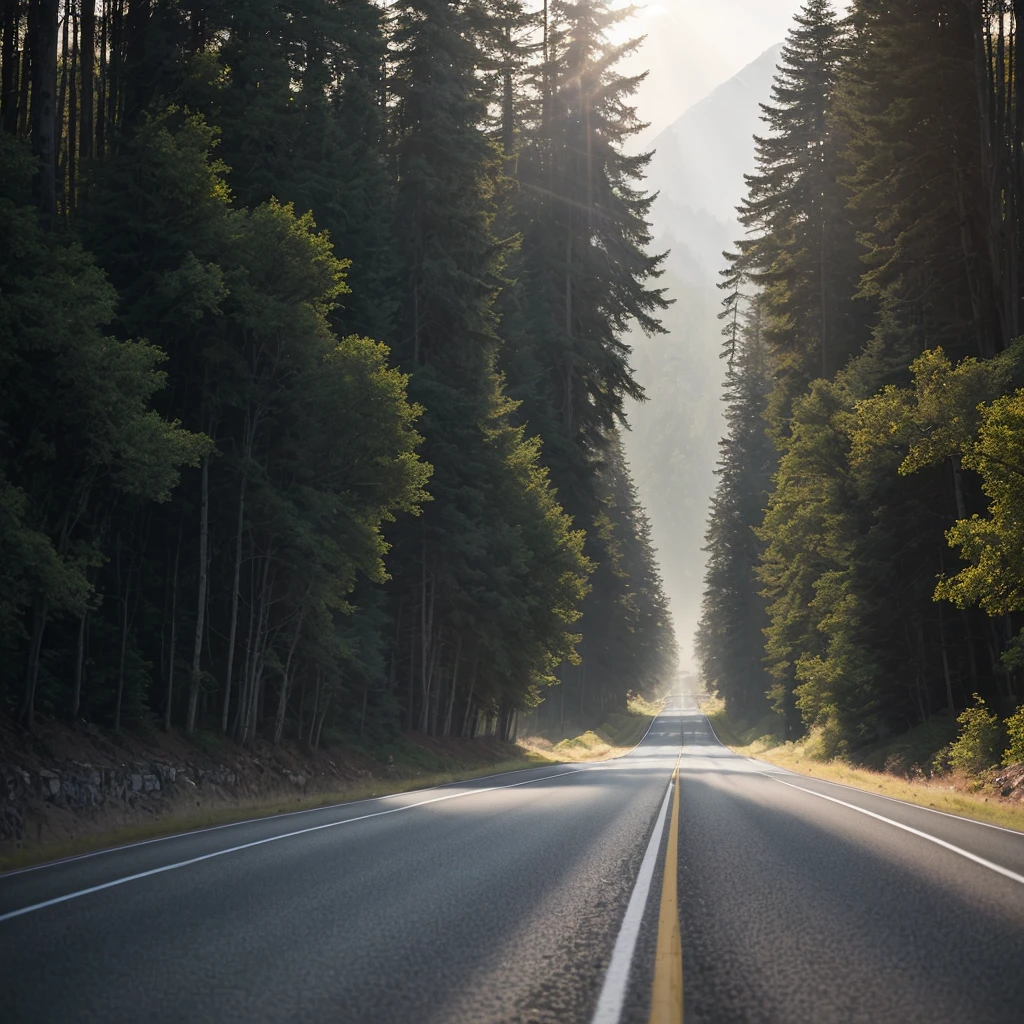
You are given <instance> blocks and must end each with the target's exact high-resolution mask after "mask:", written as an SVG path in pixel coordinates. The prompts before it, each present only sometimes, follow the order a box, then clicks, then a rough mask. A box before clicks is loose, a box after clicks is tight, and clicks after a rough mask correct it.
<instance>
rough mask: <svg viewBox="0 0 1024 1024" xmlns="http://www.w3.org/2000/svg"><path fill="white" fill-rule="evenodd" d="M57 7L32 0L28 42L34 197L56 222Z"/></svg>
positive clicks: (51, 1)
mask: <svg viewBox="0 0 1024 1024" xmlns="http://www.w3.org/2000/svg"><path fill="white" fill-rule="evenodd" d="M57 7H58V0H30V4H29V42H30V43H31V46H32V100H31V111H30V115H29V116H30V119H31V135H32V152H33V154H34V155H35V156H36V158H37V160H38V161H39V169H38V171H37V172H36V188H35V197H36V202H37V203H38V205H39V212H40V213H41V214H42V219H43V222H44V223H45V224H46V225H47V226H48V227H50V228H52V227H53V226H54V222H55V220H56V215H57V138H56V133H57V118H56V101H57Z"/></svg>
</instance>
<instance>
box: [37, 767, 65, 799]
mask: <svg viewBox="0 0 1024 1024" xmlns="http://www.w3.org/2000/svg"><path fill="white" fill-rule="evenodd" d="M39 779H40V782H41V783H42V786H43V796H45V797H47V798H48V799H50V800H52V799H54V797H56V796H57V794H58V793H59V792H60V776H59V775H57V774H56V773H54V772H48V771H46V770H45V769H42V770H40V772H39Z"/></svg>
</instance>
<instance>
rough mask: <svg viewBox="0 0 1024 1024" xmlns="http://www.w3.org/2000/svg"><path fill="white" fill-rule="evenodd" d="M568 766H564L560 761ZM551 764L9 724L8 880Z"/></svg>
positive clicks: (3, 767) (503, 752) (1, 821)
mask: <svg viewBox="0 0 1024 1024" xmlns="http://www.w3.org/2000/svg"><path fill="white" fill-rule="evenodd" d="M558 759H559V760H562V759H563V758H558ZM547 760H548V758H545V757H544V756H543V755H541V754H539V753H537V752H535V751H532V750H527V749H525V748H523V747H521V746H517V745H515V744H511V743H502V742H500V741H498V740H496V739H493V738H479V739H452V738H432V737H428V736H422V735H419V734H417V733H407V734H405V735H403V736H401V737H400V738H398V739H396V740H394V741H392V742H390V743H384V744H379V745H376V746H370V745H369V744H365V745H364V744H360V743H358V741H353V742H346V743H344V744H338V745H336V746H332V747H328V748H326V749H321V750H319V751H317V752H313V751H310V750H308V749H306V748H304V747H301V746H298V745H294V744H292V745H288V744H285V745H282V746H280V747H273V746H272V745H270V744H269V743H266V742H264V741H262V740H257V742H256V743H255V744H254V745H253V746H252V747H251V748H249V747H243V746H239V745H238V744H235V743H232V742H230V741H228V740H225V739H222V738H220V737H217V736H214V735H212V734H201V735H200V736H198V737H197V738H196V740H195V741H188V740H186V739H185V738H184V737H183V736H179V735H176V734H170V735H168V734H164V733H159V732H154V733H153V734H151V735H149V736H138V735H128V734H121V735H120V736H116V735H113V734H111V733H109V732H106V731H104V730H102V729H99V728H97V727H95V726H91V725H85V724H82V725H79V726H72V725H67V724H63V723H59V722H48V723H43V724H41V725H40V727H39V728H38V729H37V730H36V731H35V732H34V733H32V734H27V733H21V732H16V731H14V730H10V729H8V728H7V727H6V726H0V871H4V870H10V869H13V868H17V867H22V866H25V865H28V864H32V863H37V862H41V861H45V860H51V859H55V858H58V857H66V856H70V855H73V854H77V853H84V852H88V851H91V850H97V849H103V848H105V847H108V846H116V845H120V844H123V843H130V842H137V841H140V840H144V839H152V838H156V837H158V836H163V835H171V834H174V833H176V832H184V831H190V830H193V829H198V828H207V827H210V826H212V825H220V824H226V823H228V822H231V821H240V820H244V819H246V818H254V817H261V816H265V815H271V814H279V813H282V812H285V811H295V810H303V809H306V808H310V807H318V806H325V805H328V804H332V803H341V802H345V801H351V800H362V799H367V798H371V797H376V796H385V795H387V794H390V793H397V792H403V791H405V790H409V789H420V788H424V787H427V786H435V785H441V784H444V783H447V782H456V781H460V780H462V779H468V778H474V777H476V776H481V775H488V774H491V773H494V772H501V771H512V770H515V769H518V768H526V767H531V766H535V765H538V764H544V763H546V762H547Z"/></svg>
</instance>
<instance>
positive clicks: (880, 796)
mask: <svg viewBox="0 0 1024 1024" xmlns="http://www.w3.org/2000/svg"><path fill="white" fill-rule="evenodd" d="M750 760H751V761H754V759H753V758H751V759H750ZM754 763H755V764H771V762H770V761H767V762H766V761H754ZM772 767H773V768H776V770H778V771H781V772H785V773H786V774H787V775H789V776H790V777H792V778H797V779H809V780H810V781H811V782H823V783H825V785H826V786H838V787H839V788H840V789H846V790H849V792H851V793H860V794H861V795H862V796H870V797H874V799H875V800H888V801H889V803H891V804H899V805H900V806H901V807H910V808H912V809H913V810H915V811H928V812H929V813H930V814H941V815H942V816H943V817H944V818H952V819H953V820H954V821H962V822H963V823H964V824H965V825H982V826H983V827H985V828H994V829H995V830H996V831H997V832H1008V833H1009V834H1010V835H1011V836H1020V837H1021V838H1024V832H1022V831H1021V830H1020V829H1016V828H1007V827H1006V826H1005V825H993V824H992V822H991V821H978V819H977V818H966V817H964V815H962V814H950V812H949V811H940V810H939V809H938V808H937V807H925V806H924V804H915V803H913V802H912V801H910V800H901V799H900V798H899V797H898V796H886V795H885V794H884V793H875V792H872V791H871V790H870V789H861V788H860V787H859V786H848V785H847V784H846V783H845V782H833V781H832V780H831V779H821V778H818V776H817V775H805V774H804V773H803V772H792V771H789V769H787V768H778V767H777V766H776V765H772ZM762 774H765V773H763V772H762ZM808 792H811V790H808Z"/></svg>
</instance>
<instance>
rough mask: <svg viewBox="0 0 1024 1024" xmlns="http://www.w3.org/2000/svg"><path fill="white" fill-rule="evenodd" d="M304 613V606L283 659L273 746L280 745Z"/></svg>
mask: <svg viewBox="0 0 1024 1024" xmlns="http://www.w3.org/2000/svg"><path fill="white" fill-rule="evenodd" d="M304 615H305V608H303V610H302V611H301V612H299V621H298V622H297V623H296V624H295V635H294V636H293V637H292V642H291V646H290V647H289V648H288V657H287V658H286V659H285V663H284V672H283V674H282V676H281V692H280V694H279V695H278V698H277V717H276V718H275V720H274V746H275V747H279V746H281V737H282V736H283V735H284V716H285V712H286V711H287V710H288V687H289V684H290V683H291V671H292V660H293V659H294V657H295V648H296V647H298V646H299V637H300V636H301V635H302V619H303V616H304Z"/></svg>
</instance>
